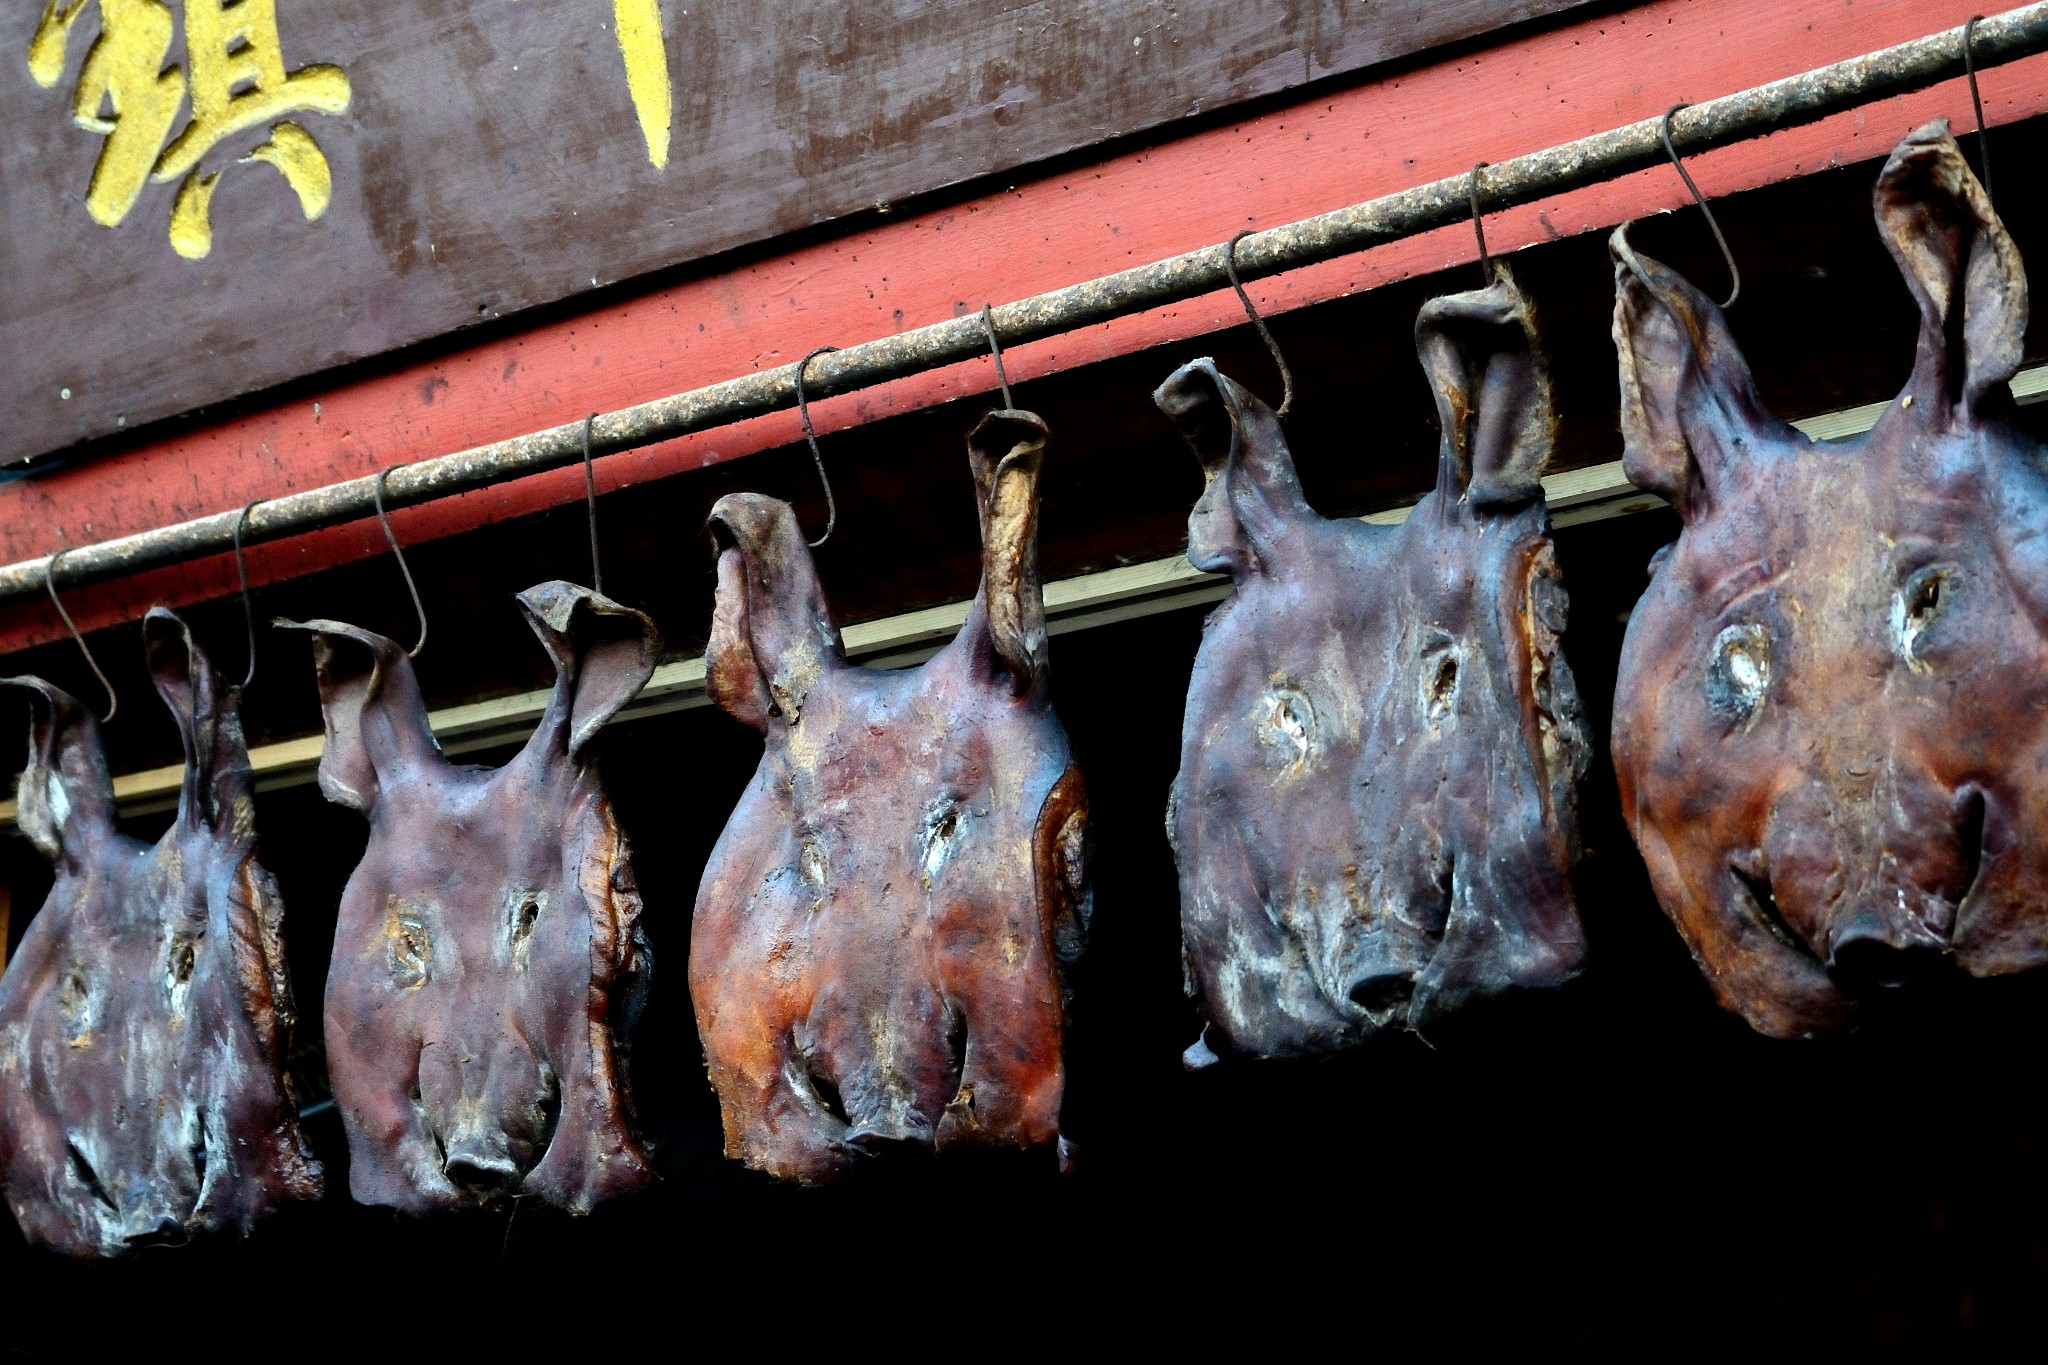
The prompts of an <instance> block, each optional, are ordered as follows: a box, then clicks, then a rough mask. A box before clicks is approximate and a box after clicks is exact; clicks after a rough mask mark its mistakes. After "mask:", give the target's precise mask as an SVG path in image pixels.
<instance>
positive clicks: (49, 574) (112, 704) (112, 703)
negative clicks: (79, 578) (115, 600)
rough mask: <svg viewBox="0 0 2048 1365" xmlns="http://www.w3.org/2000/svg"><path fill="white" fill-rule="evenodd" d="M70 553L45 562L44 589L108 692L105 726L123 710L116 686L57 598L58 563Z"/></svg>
mask: <svg viewBox="0 0 2048 1365" xmlns="http://www.w3.org/2000/svg"><path fill="white" fill-rule="evenodd" d="M70 553H71V547H70V546H68V545H67V546H65V547H64V548H63V549H61V550H59V551H57V552H56V553H55V554H53V555H51V556H50V557H49V558H48V559H46V560H44V561H43V587H45V588H46V589H48V590H49V593H50V605H52V606H54V607H55V608H56V609H57V615H58V616H59V617H61V618H62V619H63V621H64V628H65V629H66V630H68V631H70V632H71V638H72V639H74V640H76V641H78V652H79V653H80V654H83V655H84V656H85V662H86V666H87V667H89V668H90V669H92V675H93V676H94V677H95V678H98V679H99V680H100V686H101V687H103V688H105V689H106V691H107V714H105V715H104V716H101V717H100V724H102V725H105V724H107V723H108V722H109V721H111V720H113V718H114V713H115V712H116V711H119V710H120V709H121V699H120V698H119V697H117V696H115V695H114V685H113V684H112V683H110V682H108V681H107V675H106V674H105V673H102V672H101V671H100V661H99V660H98V659H95V658H93V657H92V649H91V647H90V646H88V645H87V644H86V643H85V637H84V636H83V635H80V634H79V633H78V623H77V622H76V621H73V620H72V619H71V613H70V612H68V611H66V610H64V599H63V598H61V597H59V596H57V562H58V561H59V560H61V559H63V558H64V556H65V555H68V554H70Z"/></svg>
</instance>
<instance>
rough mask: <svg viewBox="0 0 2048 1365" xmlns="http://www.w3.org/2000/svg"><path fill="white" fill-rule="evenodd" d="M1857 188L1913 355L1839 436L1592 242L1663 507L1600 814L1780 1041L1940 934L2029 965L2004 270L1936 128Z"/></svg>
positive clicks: (2035, 487) (2020, 562)
mask: <svg viewBox="0 0 2048 1365" xmlns="http://www.w3.org/2000/svg"><path fill="white" fill-rule="evenodd" d="M1876 207H1877V224H1878V230H1879V232H1880V233H1881V234H1882V236H1883V237H1884V240H1885V244H1886V245H1887V246H1888V247H1890V249H1891V252H1892V255H1893V257H1894V258H1895V259H1896V261H1897V262H1898V265H1899V267H1900V270H1901V271H1902V272H1903V274H1904V276H1905V281H1906V287H1907V289H1908V290H1909V291H1910V293H1911V294H1912V297H1913V299H1914V301H1915V302H1916V303H1917V304H1918V305H1919V309H1920V339H1919V349H1918V352H1917V354H1916V357H1915V360H1914V365H1913V372H1912V376H1911V378H1910V379H1909V380H1908V381H1907V383H1906V388H1905V391H1904V392H1903V393H1901V394H1900V395H1899V396H1898V398H1897V399H1896V400H1895V401H1894V402H1893V403H1892V404H1891V405H1890V406H1889V407H1888V408H1886V409H1885V412H1884V414H1883V416H1881V417H1880V418H1879V419H1878V421H1877V425H1876V426H1874V427H1873V428H1871V430H1870V431H1869V432H1868V433H1867V434H1865V435H1863V436H1860V437H1855V438H1852V439H1849V440H1845V441H1841V442H1836V443H1815V442H1812V441H1810V440H1808V439H1807V437H1805V436H1803V435H1801V434H1800V433H1799V432H1797V431H1795V430H1793V429H1792V428H1791V427H1789V426H1787V425H1786V424H1784V423H1783V422H1780V421H1778V420H1776V419H1775V418H1773V417H1772V416H1771V414H1770V413H1769V412H1767V411H1766V410H1765V408H1764V405H1763V403H1762V401H1761V400H1760V399H1759V398H1758V396H1757V391H1756V386H1755V384H1754V382H1753V381H1752V379H1751V377H1750V372H1749V368H1748V366H1747V365H1746V364H1745V363H1744V361H1743V358H1742V355H1741V353H1740V352H1739V351H1737V349H1736V347H1735V343H1734V341H1733V340H1732V339H1731V337H1730V336H1729V333H1728V326H1727V323H1726V321H1725V319H1724V318H1723V317H1722V315H1721V310H1720V309H1719V308H1717V307H1715V306H1714V304H1713V303H1712V302H1710V301H1709V300H1707V299H1706V298H1705V297H1704V296H1702V295H1701V294H1700V292H1699V291H1698V290H1696V289H1694V288H1693V287H1692V286H1691V285H1689V284H1687V283H1686V282H1685V281H1684V280H1682V279H1680V278H1679V277H1678V276H1677V275H1676V274H1674V273H1673V272H1672V271H1670V270H1669V269H1667V268H1665V267H1664V266H1662V265H1659V264H1658V263H1657V262H1655V261H1652V260H1649V259H1647V258H1645V257H1642V256H1640V255H1638V254H1636V252H1635V251H1634V250H1633V249H1632V248H1631V247H1630V246H1629V243H1628V238H1627V236H1626V234H1625V233H1624V232H1617V233H1616V234H1615V235H1614V238H1613V242H1612V248H1613V255H1614V262H1615V285H1616V300H1615V312H1614V335H1615V341H1616V344H1617V346H1618V347H1619V348H1620V351H1621V361H1622V365H1621V376H1622V386H1621V392H1622V409H1621V410H1622V424H1623V434H1624V436H1625V438H1626V442H1627V452H1626V460H1627V470H1628V476H1629V478H1630V479H1632V480H1633V481H1634V482H1636V483H1637V484H1639V485H1641V486H1642V487H1644V488H1648V489H1651V490H1654V491H1655V492H1658V493H1660V494H1662V495H1663V496H1664V497H1666V498H1667V499H1669V500H1670V501H1671V504H1672V505H1673V506H1674V507H1675V508H1676V509H1677V510H1678V514H1679V516H1680V517H1681V519H1682V520H1683V524H1684V529H1683V530H1682V531H1681V533H1680V535H1679V538H1678V541H1677V543H1676V544H1675V545H1673V546H1672V547H1670V548H1669V549H1668V550H1666V551H1663V552H1660V554H1659V556H1658V558H1657V560H1655V561H1653V564H1652V572H1653V577H1652V579H1651V582H1650V586H1649V589H1648V590H1647V592H1646V593H1645V594H1644V596H1643V599H1642V601H1641V603H1640V604H1639V605H1638V606H1637V608H1636V610H1635V613H1634V615H1632V616H1631V617H1630V619H1629V625H1628V635H1627V639H1626V641H1625V644H1624V647H1623V652H1622V657H1621V673H1620V680H1619V683H1618V686H1617V690H1616V697H1615V708H1614V762H1615V771H1616V774H1617V776H1618V777H1619V779H1620V787H1621V795H1622V809H1623V812H1624V814H1625V815H1626V816H1627V819H1628V821H1629V825H1630V828H1631V829H1632V830H1633V832H1634V834H1635V838H1636V842H1637V844H1638V845H1639V846H1640V847H1641V848H1642V852H1643V857H1644V860H1645V861H1646V862H1647V864H1648V865H1649V870H1650V876H1651V879H1652V881H1653V883H1654V885H1655V887H1656V891H1657V897H1658V899H1659V900H1660V901H1661V902H1662V903H1663V906H1664V909H1665V911H1666V912H1667V913H1668V914H1669V915H1670V916H1671V918H1672V920H1673V922H1674V923H1676V924H1677V926H1678V929H1679V931H1680V932H1681V933H1682V934H1683V935H1684V937H1685V940H1686V943H1687V944H1688V945H1689V946H1690V947H1691V949H1692V952H1693V955H1694V957H1695V958H1697V959H1698V961H1699V964H1700V967H1701V969H1702V970H1703V971H1704V972H1705V973H1706V976H1707V979H1708V981H1709V982H1711V983H1712V985H1713V988H1714V990H1715V992H1716V994H1718V995H1719V997H1720V999H1721V1001H1722V1003H1723V1004H1725V1005H1727V1006H1728V1007H1729V1008H1731V1009H1734V1010H1737V1011H1740V1012H1741V1014H1742V1015H1743V1017H1745V1018H1746V1019H1748V1021H1749V1022H1750V1023H1751V1024H1752V1025H1753V1026H1755V1027H1756V1028H1757V1029H1759V1030H1761V1031H1762V1032H1764V1033H1767V1034H1772V1035H1774V1036H1778V1037H1791V1036H1799V1035H1805V1034H1812V1033H1819V1032H1822V1031H1825V1030H1828V1029H1833V1028H1837V1027H1840V1026H1842V1025H1844V1024H1846V1023H1848V1022H1850V1021H1851V1020H1852V1019H1853V1018H1854V1017H1855V1015H1856V1012H1857V1002H1858V1001H1859V1000H1862V999H1865V998H1867V997H1869V996H1870V995H1871V994H1872V993H1873V992H1876V991H1879V990H1881V989H1882V988H1884V987H1886V986H1888V985H1892V984H1895V983H1898V982H1902V981H1904V980H1905V979H1907V978H1909V977H1911V976H1913V975H1914V974H1915V973H1917V972H1919V971H1921V970H1922V969H1924V968H1926V967H1929V966H1931V965H1932V964H1934V963H1935V962H1937V961H1938V960H1939V959H1941V958H1943V957H1944V956H1952V957H1953V958H1954V960H1955V961H1956V963H1957V964H1958V965H1960V966H1961V967H1962V968H1963V969H1964V970H1966V971H1968V972H1971V973H1974V974H1976V975H1979V976H1989V975H1995V974H1998V973H2003V972H2013V971H2019V970H2021V969H2023V968H2028V967H2033V966H2037V965H2039V964H2040V963H2041V962H2042V961H2043V960H2044V959H2048V828H2044V822H2048V779H2044V776H2043V774H2044V773H2048V708H2044V707H2043V706H2042V705H2041V695H2042V679H2043V678H2044V677H2048V475H2044V473H2043V470H2044V464H2043V456H2042V448H2041V446H2040V445H2039V444H2038V443H2036V442H2035V441H2033V440H2032V439H2030V438H2029V437H2027V436H2026V435H2025V434H2023V433H2022V432H2021V431H2019V430H2018V429H2017V428H2016V427H2015V426H2014V425H2013V421H2012V418H2013V413H2014V409H2013V400H2012V396H2011V393H2010V391H2009V389H2008V388H2007V386H2006V382H2005V381H2006V380H2008V379H2009V378H2011V377H2012V374H2013V372H2014V370H2015V369H2016V368H2017V367H2018V365H2019V363H2020V359H2021V356H2022V349H2021V344H2022V336H2023V333H2024V331H2025V329H2026V324H2027V283H2026V275H2025V272H2024V270H2023V269H2022V267H2021V264H2020V258H2019V253H2018V251H2017V250H2015V248H2014V246H2013V243H2012V239H2011V238H2009V237H2008V236H2007V235H2006V232H2005V228H2004V227H2003V226H2002V225H2001V224H2000V223H1999V221H1998V217H1997V215H1996V214H1994V213H1993V212H1992V210H1991V204H1990V201H1989V200H1988V199H1987V198H1986V197H1985V194H1984V190H1983V188H1982V187H1981V186H1980V185H1979V184H1978V183H1977V181H1976V179H1975V178H1974V177H1973V176H1972V175H1971V174H1970V171H1969V168H1968V167H1967V166H1966V165H1965V164H1964V161H1963V157H1962V153H1961V152H1960V151H1959V150H1958V149H1957V147H1956V144H1955V142H1954V141H1953V140H1952V139H1951V138H1950V137H1949V135H1948V127H1947V125H1946V124H1945V123H1934V124H1930V125H1928V126H1927V127H1925V128H1922V129H1920V130H1919V131H1917V132H1915V133H1913V134H1912V135H1911V136H1909V137H1907V138H1906V140H1905V141H1903V142H1901V143H1900V144H1899V146H1898V148H1897V150H1895V151H1894V152H1893V153H1892V156H1891V159H1890V161H1888V162H1887V163H1886V165H1885V168H1884V171H1883V173H1882V174H1881V175H1880V176H1879V178H1878V184H1877V195H1876Z"/></svg>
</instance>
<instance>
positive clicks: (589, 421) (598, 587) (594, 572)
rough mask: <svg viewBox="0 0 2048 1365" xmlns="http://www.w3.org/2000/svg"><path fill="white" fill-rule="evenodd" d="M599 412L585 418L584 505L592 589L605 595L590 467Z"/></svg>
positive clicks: (594, 488)
mask: <svg viewBox="0 0 2048 1365" xmlns="http://www.w3.org/2000/svg"><path fill="white" fill-rule="evenodd" d="M596 423H597V414H596V413H594V412H593V413H591V414H590V416H588V417H586V418H584V419H583V505H584V507H585V508H586V509H587V510H588V512H589V514H590V590H591V591H592V592H594V593H596V594H597V595H598V596H599V597H602V596H604V569H603V568H602V567H600V566H599V564H598V562H597V475H596V474H595V473H593V472H592V471H591V468H590V428H591V427H593V426H594V425H596Z"/></svg>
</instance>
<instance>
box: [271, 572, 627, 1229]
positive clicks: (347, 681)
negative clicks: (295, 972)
mask: <svg viewBox="0 0 2048 1365" xmlns="http://www.w3.org/2000/svg"><path fill="white" fill-rule="evenodd" d="M518 602H519V606H520V609H521V610H522V611H523V612H524V613H525V615H526V620H527V624H529V625H530V626H532V628H533V632H534V634H535V635H537V636H539V637H540V641H541V644H542V645H543V646H545V647H546V649H547V651H548V655H549V657H550V658H552V659H553V661H554V665H555V688H554V693H553V695H552V696H551V697H550V698H549V701H548V706H547V710H546V712H545V713H543V715H542V716H541V719H540V724H539V726H538V727H537V728H536V729H535V730H534V732H533V735H532V737H531V738H530V739H529V740H528V741H527V743H526V746H525V748H524V749H522V750H521V751H520V753H519V755H518V756H517V757H516V758H514V759H513V760H512V761H511V762H510V763H508V764H506V765H505V766H504V767H502V768H496V769H490V768H478V767H472V766H467V765H457V764H454V763H450V762H449V761H448V760H447V759H445V758H443V757H442V756H441V750H440V746H439V744H437V743H436V742H435V739H434V735H433V732H432V731H431V730H430V729H429V728H428V726H427V714H426V707H425V705H424V704H423V703H422V701H421V699H420V692H419V685H418V683H417V682H416V681H415V680H414V677H413V671H412V664H411V661H410V660H408V659H407V658H406V655H405V651H404V650H403V649H401V648H400V647H399V646H398V645H396V644H393V643H392V642H391V641H390V640H387V639H385V638H384V637H383V636H381V635H376V634H372V633H371V632H369V631H367V630H359V629H357V628H356V627H354V626H347V625H342V624H340V623H338V622H334V621H309V622H306V623H304V624H303V625H300V626H298V628H299V629H302V630H308V631H311V632H313V633H314V642H313V660H314V665H315V667H316V669H317V671H318V675H319V683H320V706H321V711H322V713H323V714H324V716H325V719H326V728H327V743H326V748H325V749H324V750H323V752H322V753H321V755H320V789H321V791H323V792H325V793H326V795H327V798H328V799H329V800H330V801H335V802H338V803H340V804H341V805H344V806H350V807H353V808H354V809H356V810H359V811H362V812H363V813H364V814H365V815H367V816H368V817H369V820H370V842H369V847H368V848H367V849H366V850H365V851H364V853H363V860H362V862H361V863H360V864H359V865H358V866H357V867H356V870H355V873H354V874H353V875H352V876H351V877H350V878H349V882H348V887H347V889H346V890H345V891H344V892H343V893H342V900H341V909H340V915H339V918H338V922H337V923H336V925H335V931H334V957H333V963H332V965H331V966H330V968H329V969H328V977H327V1070H328V1075H329V1077H330V1078H331V1079H332V1081H333V1086H334V1098H335V1103H336V1105H337V1107H338V1108H339V1109H340V1111H341V1116H342V1122H343V1124H344V1125H345V1126H346V1128H347V1130H348V1145H349V1190H350V1192H351V1193H352V1194H353V1195H354V1196H355V1197H356V1198H357V1199H358V1200H359V1201H361V1202H363V1203H365V1204H386V1205H390V1206H392V1207H395V1208H400V1209H404V1210H407V1211H409V1212H414V1213H423V1212H427V1211H430V1210H435V1209H443V1208H455V1207H464V1206H476V1205H479V1204H488V1203H492V1202H495V1201H497V1200H500V1199H504V1198H508V1197H510V1196H513V1195H519V1196H523V1197H529V1198H539V1199H544V1200H546V1201H547V1202H549V1203H551V1204H554V1205H557V1206H559V1207H561V1208H566V1209H568V1210H569V1211H570V1212H572V1213H587V1212H589V1211H590V1209H591V1207H592V1206H593V1205H595V1204H596V1203H598V1202H599V1201H601V1200H604V1199H607V1198H610V1197H611V1196H613V1195H616V1194H622V1193H625V1192H627V1191H630V1190H634V1189H638V1188H640V1187H641V1186H643V1185H645V1184H646V1183H647V1182H648V1181H649V1180H651V1179H652V1178H653V1172H652V1169H651V1167H650V1166H649V1165H648V1161H647V1157H646V1154H645V1153H644V1152H643V1151H642V1150H641V1147H640V1144H639V1141H638V1139H637V1138H636V1137H635V1136H634V1134H633V1131H632V1121H631V1112H630V1110H631V1105H630V1102H629V1095H628V1093H627V1090H626V1079H627V1078H626V1074H625V1066H624V1052H625V1049H626V1044H627V1040H628V1035H629V1034H630V1032H631V1029H632V1026H633V1022H634V1020H635V1018H636V1016H637V1015H638V1013H639V1009H640V1003H641V1000H642V998H643V996H644V993H645V990H646V984H647V976H648V972H649V969H650V966H651V959H650V956H649V953H648V948H647V940H646V937H645V936H644V934H643V933H642V931H641V928H640V896H639V893H638V891H637V890H636V889H635V885H634V881H633V867H632V862H631V859H630V855H629V853H628V850H627V847H626V841H625V838H624V836H623V835H621V834H620V832H619V827H618V823H617V821H616V820H615V819H614V818H613V815H612V808H611V802H610V801H609V800H608V799H607V798H606V796H605V793H604V788H603V787H602V786H601V785H600V784H599V781H598V776H597V773H596V771H595V770H594V769H593V768H592V767H591V766H590V765H589V764H588V763H586V762H585V761H584V749H585V746H586V745H587V744H588V743H589V742H590V740H591V738H592V736H594V735H595V734H596V733H597V731H598V729H599V727H601V726H602V725H603V724H604V723H605V721H607V720H609V719H610V718H611V716H612V715H613V714H614V713H615V712H616V711H617V710H618V709H619V708H620V707H621V706H623V705H625V704H626V703H627V702H628V701H631V700H632V698H633V696H634V694H635V693H637V692H638V691H639V690H640V688H641V686H642V685H643V684H644V683H645V682H646V681H647V678H648V676H649V675H650V674H651V673H652V672H653V670H654V660H655V654H656V648H657V646H656V643H655V635H654V627H653V624H652V622H650V621H649V620H648V619H647V617H646V616H644V615H642V614H641V613H640V612H637V611H633V610H631V609H630V608H627V607H623V606H620V605H619V604H618V603H616V602H613V601H611V600H610V599H608V598H604V597H600V596H598V595H597V594H596V593H593V592H590V591H588V590H586V589H583V588H579V587H576V586H575V585H573V584H569V583H543V584H541V585H540V586H539V587H537V588H529V589H528V590H527V591H525V592H523V593H521V594H520V595H519V598H518Z"/></svg>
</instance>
